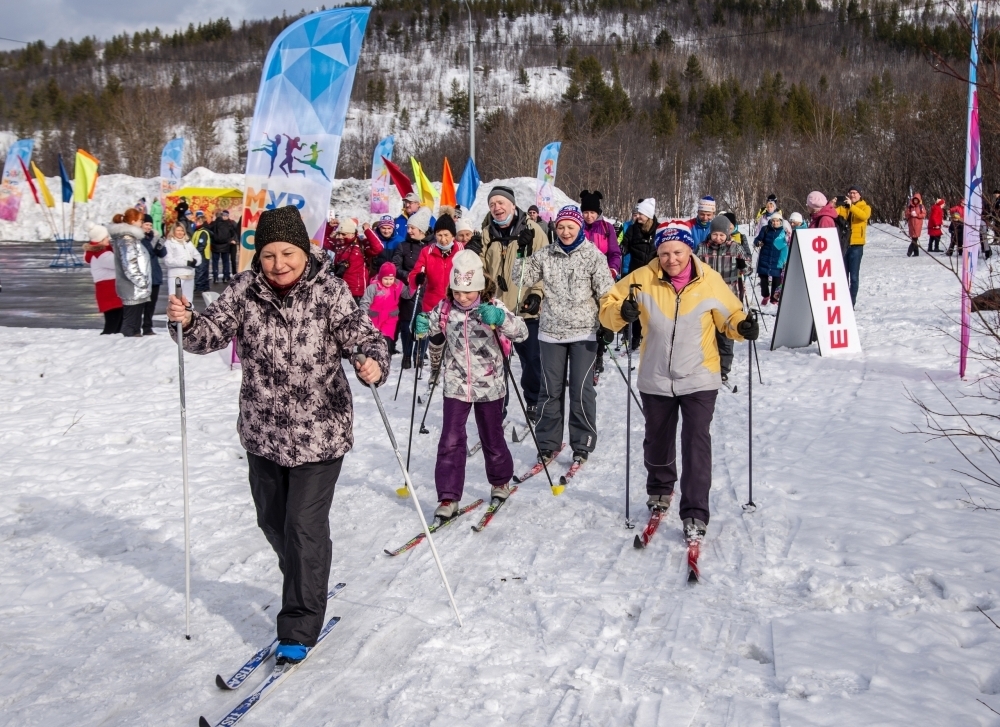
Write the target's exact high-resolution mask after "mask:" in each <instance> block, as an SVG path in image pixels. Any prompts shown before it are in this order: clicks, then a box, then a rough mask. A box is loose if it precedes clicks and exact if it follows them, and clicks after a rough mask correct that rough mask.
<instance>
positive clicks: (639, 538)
mask: <svg viewBox="0 0 1000 727" xmlns="http://www.w3.org/2000/svg"><path fill="white" fill-rule="evenodd" d="M665 512H666V510H662V509H660V508H658V507H654V508H653V509H652V510H651V511H650V513H649V522H648V523H647V524H646V527H645V529H644V530H643V531H642V532H641V533H639V534H638V535H636V536H635V542H634V543H633V545H634V546H635V547H636V548H640V549H641V548H645V547H646V546H647V545H649V541H650V540H651V539H652V537H653V533H655V532H656V529H657V528H658V527H660V519H661V518H662V517H663V513H665Z"/></svg>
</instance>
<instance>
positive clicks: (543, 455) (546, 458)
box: [538, 449, 553, 466]
mask: <svg viewBox="0 0 1000 727" xmlns="http://www.w3.org/2000/svg"><path fill="white" fill-rule="evenodd" d="M552 455H553V452H552V450H551V449H542V450H540V451H539V452H538V464H543V465H546V466H548V465H549V464H550V463H551V462H552Z"/></svg>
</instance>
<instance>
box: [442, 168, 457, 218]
mask: <svg viewBox="0 0 1000 727" xmlns="http://www.w3.org/2000/svg"><path fill="white" fill-rule="evenodd" d="M438 204H439V205H441V206H442V207H445V206H448V207H458V200H456V199H455V178H454V177H452V176H451V165H450V164H449V163H448V157H445V158H444V170H443V171H442V172H441V199H440V201H439V202H438Z"/></svg>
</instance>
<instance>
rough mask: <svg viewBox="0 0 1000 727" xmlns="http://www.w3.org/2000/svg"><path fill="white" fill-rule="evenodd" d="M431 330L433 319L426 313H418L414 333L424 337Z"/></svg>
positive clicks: (414, 323)
mask: <svg viewBox="0 0 1000 727" xmlns="http://www.w3.org/2000/svg"><path fill="white" fill-rule="evenodd" d="M430 330H431V319H430V316H428V315H427V314H426V313H418V314H417V318H416V320H414V321H413V335H415V336H416V337H417V338H423V337H424V336H426V335H427V333H428V331H430Z"/></svg>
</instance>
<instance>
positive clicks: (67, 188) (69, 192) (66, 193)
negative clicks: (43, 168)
mask: <svg viewBox="0 0 1000 727" xmlns="http://www.w3.org/2000/svg"><path fill="white" fill-rule="evenodd" d="M59 179H61V180H62V199H63V202H72V201H73V183H72V182H71V181H69V174H67V173H66V166H65V165H64V164H63V160H62V154H60V155H59Z"/></svg>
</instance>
